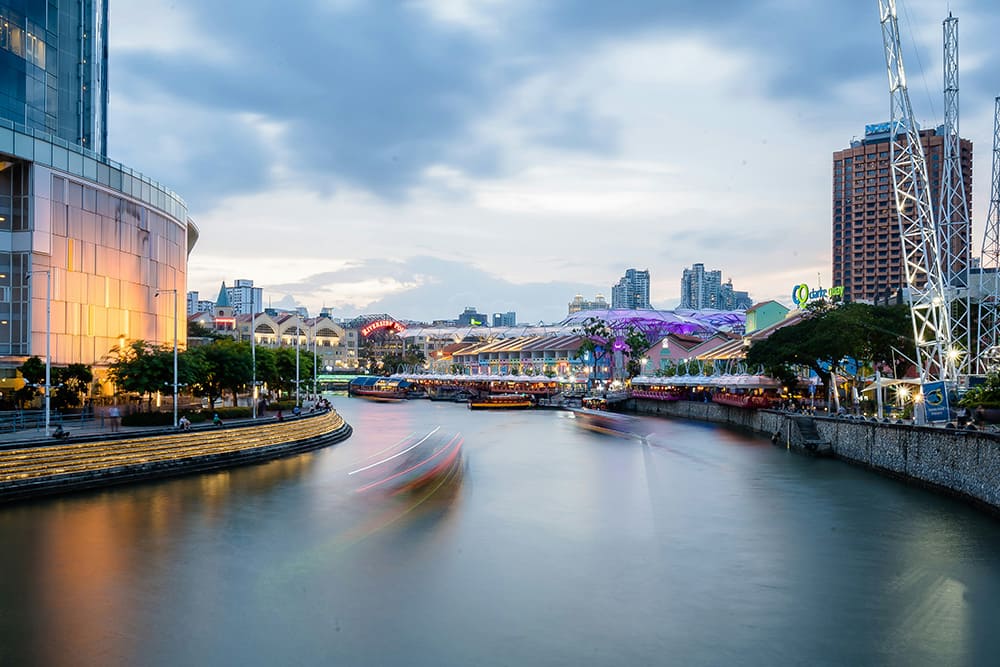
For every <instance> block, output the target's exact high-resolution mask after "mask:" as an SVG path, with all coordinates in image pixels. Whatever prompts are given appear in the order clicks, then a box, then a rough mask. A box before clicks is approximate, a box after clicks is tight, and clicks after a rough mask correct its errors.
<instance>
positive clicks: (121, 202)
mask: <svg viewBox="0 0 1000 667" xmlns="http://www.w3.org/2000/svg"><path fill="white" fill-rule="evenodd" d="M107 32H108V5H107V2H106V0H44V1H43V0H30V1H25V0H0V120H2V122H0V390H3V395H4V396H5V397H6V396H9V395H10V394H9V393H8V392H7V391H6V390H7V389H9V388H16V387H18V386H19V383H20V381H19V380H18V379H17V377H16V375H17V374H16V370H15V369H16V368H17V367H18V366H19V365H20V364H21V363H23V361H24V359H25V358H26V357H30V356H38V357H40V358H44V357H45V356H46V351H47V350H48V358H49V360H50V361H51V363H52V365H54V366H61V365H66V364H71V363H82V364H86V365H92V366H94V367H95V371H96V374H97V376H98V377H100V375H101V367H102V366H105V365H106V364H107V363H108V359H109V353H110V352H111V351H112V350H113V349H115V348H117V347H118V346H120V345H122V344H126V345H127V344H128V343H130V342H133V341H136V340H145V341H149V342H151V343H157V344H170V343H171V342H172V341H173V340H174V332H175V331H176V332H177V337H178V339H179V340H180V341H181V343H182V344H183V341H184V340H185V334H186V330H187V318H186V317H183V304H179V303H178V300H179V299H181V298H184V297H185V295H186V292H187V259H188V253H189V252H190V251H191V249H192V248H193V247H194V244H195V243H196V241H197V239H198V230H197V228H196V227H195V226H194V223H192V222H191V221H190V220H189V219H188V216H187V206H186V204H185V203H184V200H183V199H181V198H180V197H179V196H178V195H177V194H175V193H174V192H171V191H170V190H169V189H167V188H165V187H164V186H162V185H160V184H159V183H158V182H157V181H155V180H152V179H150V178H147V177H145V176H143V175H142V174H140V173H138V172H136V171H135V170H133V169H130V168H129V167H127V166H125V165H122V164H120V163H117V162H114V161H112V160H109V159H108V158H107V156H106V147H107V125H106V118H107V104H108V102H107V100H108V89H107V79H108V76H107V67H108V53H107ZM46 311H49V312H50V313H51V318H46ZM103 386H104V390H105V391H110V385H107V384H105V385H103Z"/></svg>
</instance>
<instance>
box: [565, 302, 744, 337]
mask: <svg viewBox="0 0 1000 667" xmlns="http://www.w3.org/2000/svg"><path fill="white" fill-rule="evenodd" d="M591 318H594V319H598V320H602V321H604V322H607V324H608V326H609V327H611V330H612V331H614V332H615V333H616V334H620V333H624V332H625V331H627V330H628V328H629V326H633V327H635V328H636V329H638V330H639V331H641V332H643V333H644V334H646V338H647V339H648V340H649V341H650V342H651V343H652V342H654V341H657V340H659V339H661V338H663V337H664V336H666V335H667V334H671V333H674V334H685V335H691V334H703V333H714V332H716V331H718V330H720V329H723V328H731V327H738V326H743V325H744V324H745V323H746V313H745V312H743V311H742V310H729V311H727V310H632V309H629V308H613V309H610V310H581V311H580V312H578V313H573V314H572V315H570V316H569V317H567V318H566V319H565V320H563V321H562V322H560V324H561V325H563V326H573V325H581V326H582V325H583V323H584V322H586V321H587V320H589V319H591Z"/></svg>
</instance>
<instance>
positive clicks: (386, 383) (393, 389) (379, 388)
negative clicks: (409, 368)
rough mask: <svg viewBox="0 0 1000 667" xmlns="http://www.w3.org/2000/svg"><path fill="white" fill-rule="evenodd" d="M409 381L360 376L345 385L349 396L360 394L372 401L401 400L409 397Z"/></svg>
mask: <svg viewBox="0 0 1000 667" xmlns="http://www.w3.org/2000/svg"><path fill="white" fill-rule="evenodd" d="M409 388H410V383H409V382H407V381H406V380H398V379H393V378H383V377H372V376H362V377H357V378H354V379H353V380H351V383H350V384H349V385H348V386H347V393H348V395H350V396H361V397H363V398H368V399H371V400H374V401H389V402H395V401H401V400H403V399H405V398H408V397H409V391H410V389H409Z"/></svg>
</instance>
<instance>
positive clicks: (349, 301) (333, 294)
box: [260, 256, 600, 322]
mask: <svg viewBox="0 0 1000 667" xmlns="http://www.w3.org/2000/svg"><path fill="white" fill-rule="evenodd" d="M372 283H381V288H382V289H381V296H379V297H378V298H373V295H374V294H375V293H376V292H367V293H366V292H365V289H366V286H369V287H370V285H371V284H372ZM260 286H262V287H264V289H265V290H267V291H269V292H274V293H282V292H287V293H292V294H296V295H299V297H300V299H301V302H302V303H309V302H316V301H317V300H322V302H323V303H324V304H325V305H327V306H332V307H333V308H334V315H335V316H338V317H353V316H355V315H359V314H362V313H381V312H387V313H391V314H392V315H393V316H394V317H399V318H404V319H415V320H432V319H455V318H457V317H458V316H459V314H461V313H462V311H463V310H464V309H465V308H466V307H469V306H471V307H474V308H477V309H479V310H480V312H484V313H487V314H490V313H494V312H507V311H510V310H513V311H516V312H518V314H519V318H518V319H519V320H520V321H522V322H529V321H530V322H535V321H537V320H536V318H540V319H543V320H545V321H549V322H551V321H558V320H561V319H562V318H564V317H565V316H566V312H567V304H568V303H569V302H570V301H571V300H572V299H573V295H575V294H577V293H584V294H591V295H592V294H593V293H595V292H596V291H600V289H599V288H597V287H595V286H594V285H585V284H580V283H571V282H564V281H554V282H544V283H522V284H517V283H512V282H510V281H508V280H505V279H504V278H503V277H501V276H498V275H496V274H491V273H489V272H486V271H483V270H481V269H478V268H476V267H475V266H474V265H472V264H469V263H464V262H455V261H447V260H441V259H438V258H435V257H427V256H417V257H412V258H409V259H407V260H405V261H391V260H370V261H363V262H358V263H356V264H354V265H352V266H349V267H345V268H344V269H341V270H339V271H333V272H326V273H317V274H312V275H307V276H304V277H303V278H302V279H300V280H298V281H294V282H287V283H281V284H263V285H260ZM386 286H391V287H390V288H389V289H385V288H386ZM315 311H316V309H313V312H315Z"/></svg>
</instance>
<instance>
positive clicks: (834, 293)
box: [792, 283, 844, 308]
mask: <svg viewBox="0 0 1000 667" xmlns="http://www.w3.org/2000/svg"><path fill="white" fill-rule="evenodd" d="M842 298H844V287H843V285H840V286H837V287H831V288H830V289H824V288H822V287H821V288H819V289H815V290H810V289H809V285H807V284H805V283H801V284H799V285H796V286H795V287H793V288H792V302H793V303H794V304H795V306H796V307H797V308H803V307H805V305H806V304H807V303H809V302H810V301H815V300H817V299H830V300H831V301H835V300H837V299H842Z"/></svg>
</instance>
